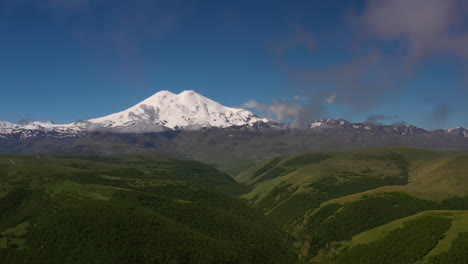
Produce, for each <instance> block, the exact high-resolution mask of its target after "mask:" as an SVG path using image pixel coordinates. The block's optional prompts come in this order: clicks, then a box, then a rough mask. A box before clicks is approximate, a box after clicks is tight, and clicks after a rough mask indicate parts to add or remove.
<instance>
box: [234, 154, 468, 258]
mask: <svg viewBox="0 0 468 264" xmlns="http://www.w3.org/2000/svg"><path fill="white" fill-rule="evenodd" d="M467 160H468V153H467V152H454V151H431V150H421V149H411V148H406V147H390V148H375V149H362V150H346V151H325V152H313V153H304V154H300V155H295V156H278V157H276V158H274V159H272V160H269V161H265V162H263V163H259V164H258V165H256V166H253V167H251V168H249V169H247V170H244V171H243V172H241V173H240V174H239V175H237V176H236V179H237V180H238V181H240V182H243V183H245V184H246V185H248V186H250V187H251V188H252V191H251V192H249V193H247V194H244V195H243V198H245V199H247V200H249V201H250V202H251V203H252V204H254V205H255V206H257V207H258V208H259V209H260V210H262V211H263V212H264V214H265V215H266V216H268V217H269V218H270V219H271V220H272V221H274V222H275V223H277V224H278V225H280V226H282V227H283V229H284V230H285V231H287V232H289V233H291V234H292V235H294V236H295V237H296V247H297V248H298V249H299V250H300V252H301V255H302V261H305V262H308V261H312V262H320V261H325V260H327V261H330V259H331V260H332V262H330V263H393V262H388V261H389V260H390V259H395V260H396V262H394V263H415V262H416V261H420V263H426V262H427V263H432V262H434V263H443V262H440V261H441V260H438V259H440V258H447V256H449V255H448V253H447V254H446V255H445V256H446V257H443V256H442V255H441V256H439V257H437V255H440V254H442V252H448V251H449V250H454V251H457V250H458V251H460V249H459V248H458V247H457V245H460V243H462V242H463V241H464V239H465V236H463V232H465V231H463V230H462V228H450V225H452V226H453V225H454V226H460V223H466V219H465V218H464V217H461V216H459V215H464V213H465V212H464V211H463V210H468V163H467V162H466V161H467ZM434 210H439V211H440V210H446V211H447V210H448V211H447V212H446V214H448V215H451V216H450V217H447V216H444V217H440V216H437V217H435V218H434V217H429V218H428V220H425V221H423V222H421V223H419V222H417V224H415V225H410V226H409V227H406V226H401V224H400V225H398V224H396V223H401V222H398V221H402V219H406V218H407V217H411V216H414V215H417V214H419V213H423V212H433V211H434ZM457 210H462V211H457ZM455 212H457V213H456V214H455ZM455 216H457V217H455ZM439 218H442V220H440V219H439ZM444 219H448V220H447V221H449V222H450V223H449V224H446V225H447V229H443V230H442V229H440V230H438V231H437V232H438V233H437V232H436V231H434V234H433V235H434V236H433V237H431V238H430V239H429V238H424V236H419V235H416V234H419V233H415V235H414V237H415V239H416V238H418V239H419V238H421V239H423V240H424V241H426V240H427V241H428V240H431V239H432V240H431V241H433V242H432V243H430V244H427V245H426V248H424V249H423V248H418V250H419V249H420V251H419V253H417V254H415V255H411V254H409V255H408V256H407V258H406V259H398V258H394V257H392V256H391V254H393V253H391V252H390V251H388V252H387V251H385V250H383V248H386V247H391V245H393V244H392V243H394V241H395V240H396V239H397V238H398V237H399V236H401V234H402V233H401V232H400V231H398V232H400V233H398V232H396V231H395V232H396V233H394V234H393V235H391V234H392V233H388V232H387V233H388V234H387V233H385V236H384V235H383V234H384V233H381V230H380V229H379V228H384V227H385V226H386V225H390V226H398V227H399V228H407V230H414V231H415V232H420V231H418V230H424V229H428V228H430V227H431V226H434V225H433V222H434V223H437V224H435V226H443V225H445V224H441V223H438V221H442V222H444V223H446V222H447V221H445V220H444ZM466 224H467V225H468V223H466ZM420 226H424V228H422V229H421V228H420ZM372 230H379V231H376V232H375V233H373V232H372ZM411 232H412V231H411ZM403 233H409V231H404V232H403ZM436 233H437V234H438V235H436ZM458 236H460V237H458ZM369 237H372V238H376V241H373V242H372V243H374V244H372V245H371V246H369V247H366V248H363V247H360V249H359V250H357V249H351V248H352V246H353V245H354V244H355V241H360V239H361V240H362V238H367V239H370V238H369ZM398 239H399V238H398ZM457 239H458V240H457ZM364 240H365V239H364ZM452 242H454V243H458V244H454V245H453V246H451V244H450V243H452ZM356 243H358V244H359V243H360V242H356ZM408 243H416V244H417V242H416V240H415V241H413V242H411V241H408ZM402 245H403V244H402ZM403 248H404V247H402V248H401V250H403ZM377 249H379V250H378V251H379V252H386V253H388V255H386V256H387V259H386V260H385V261H383V260H382V259H379V258H376V257H373V256H372V254H370V253H369V252H373V251H375V250H377ZM467 250H468V249H467ZM394 252H399V249H395V251H394ZM386 253H383V254H384V256H385V254H386ZM400 253H401V254H403V251H402V252H400ZM395 254H397V253H395ZM358 255H359V256H364V255H366V256H367V257H368V259H366V258H357V256H358ZM332 256H333V257H334V258H332ZM337 256H339V257H337ZM344 259H347V260H346V261H345V260H344ZM350 259H351V260H350ZM353 259H354V260H353ZM374 260H375V261H377V260H378V261H377V262H375V261H374ZM366 261H368V262H366ZM373 261H374V262H373ZM431 261H432V262H431ZM437 261H439V262H437ZM327 263H328V262H327Z"/></svg>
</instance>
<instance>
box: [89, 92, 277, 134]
mask: <svg viewBox="0 0 468 264" xmlns="http://www.w3.org/2000/svg"><path fill="white" fill-rule="evenodd" d="M89 122H90V123H92V124H94V125H97V126H99V127H104V128H124V127H125V128H129V127H133V128H138V129H137V130H139V129H140V128H142V127H144V129H147V128H148V127H149V128H151V129H153V130H154V129H155V128H160V129H161V130H162V129H164V128H169V129H176V128H202V127H221V128H224V127H231V126H244V125H248V126H252V125H253V124H255V123H257V122H268V120H267V119H264V118H258V117H257V116H256V115H255V114H253V113H252V112H250V111H247V110H245V109H237V108H231V107H226V106H223V105H221V104H219V103H218V102H215V101H213V100H211V99H209V98H206V97H204V96H202V95H200V94H198V93H196V92H195V91H193V90H186V91H183V92H181V93H179V94H174V93H172V92H170V91H167V90H163V91H160V92H157V93H155V94H154V95H153V96H151V97H149V98H147V99H146V100H144V101H142V102H141V103H139V104H136V105H135V106H133V107H131V108H129V109H127V110H125V111H122V112H119V113H115V114H112V115H109V116H105V117H101V118H96V119H91V120H89Z"/></svg>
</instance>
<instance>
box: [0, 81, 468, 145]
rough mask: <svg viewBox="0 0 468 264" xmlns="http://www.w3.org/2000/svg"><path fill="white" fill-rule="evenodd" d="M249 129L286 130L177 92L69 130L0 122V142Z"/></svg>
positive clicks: (405, 129)
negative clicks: (34, 136)
mask: <svg viewBox="0 0 468 264" xmlns="http://www.w3.org/2000/svg"><path fill="white" fill-rule="evenodd" d="M253 126H256V127H257V126H258V128H264V127H265V128H268V127H271V128H288V125H287V124H282V123H277V122H274V121H271V120H269V119H267V118H261V117H258V116H256V115H255V114H254V113H252V112H250V111H248V110H245V109H240V108H232V107H226V106H223V105H221V104H219V103H217V102H215V101H213V100H211V99H209V98H206V97H204V96H202V95H200V94H198V93H196V92H194V91H192V90H188V91H183V92H181V93H179V94H174V93H172V92H170V91H160V92H158V93H156V94H154V95H153V96H151V97H149V98H148V99H146V100H144V101H142V102H140V103H138V104H136V105H134V106H132V107H130V108H129V109H127V110H124V111H121V112H118V113H115V114H111V115H108V116H104V117H100V118H95V119H90V120H83V121H78V122H74V123H70V124H54V123H53V122H28V123H23V124H13V123H10V122H7V121H0V136H1V135H8V134H10V135H11V134H21V137H23V136H24V137H29V135H30V134H31V133H30V132H31V131H36V132H41V133H46V134H47V135H54V136H56V135H59V137H75V136H78V135H79V134H80V133H82V132H86V131H96V130H110V131H112V132H129V133H142V132H157V131H165V130H168V129H169V130H172V129H174V130H177V129H183V130H198V129H202V128H209V127H217V128H229V127H253ZM309 129H311V130H315V131H321V132H324V133H328V132H330V131H341V132H340V133H348V132H349V133H364V132H365V133H375V134H398V135H403V136H406V135H414V134H428V133H443V134H447V135H453V136H457V137H464V138H468V129H466V128H454V129H445V130H437V131H427V130H424V129H421V128H417V127H415V126H396V125H394V126H391V125H380V124H372V123H350V122H348V121H346V120H342V119H340V120H334V119H322V120H316V121H313V122H311V123H310V125H309ZM327 131H328V132H327ZM0 139H1V137H0Z"/></svg>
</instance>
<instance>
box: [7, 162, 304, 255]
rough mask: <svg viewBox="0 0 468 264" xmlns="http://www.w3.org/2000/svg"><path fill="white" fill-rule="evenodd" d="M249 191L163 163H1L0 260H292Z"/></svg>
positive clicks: (218, 176)
mask: <svg viewBox="0 0 468 264" xmlns="http://www.w3.org/2000/svg"><path fill="white" fill-rule="evenodd" d="M248 190H249V189H248V188H247V187H245V186H242V185H239V184H237V183H236V182H235V181H234V180H233V179H232V178H230V177H229V176H228V175H226V174H224V173H221V172H219V171H218V170H216V169H214V168H212V167H210V166H207V165H204V164H202V163H199V162H194V161H183V160H174V159H171V158H168V157H163V156H152V157H151V156H124V157H100V156H89V155H72V154H67V155H41V156H36V155H11V156H7V155H3V156H0V263H294V262H296V260H297V254H296V253H295V252H294V251H293V250H292V246H291V245H292V240H291V237H290V236H288V235H287V234H286V233H284V232H282V231H281V230H279V229H278V228H277V227H276V226H275V225H273V224H272V223H271V222H270V221H269V220H268V219H266V217H264V216H263V215H262V214H261V213H259V212H258V211H257V210H256V209H254V208H252V207H251V206H249V205H248V204H247V203H246V202H245V201H243V200H241V199H239V198H236V197H235V196H236V195H239V194H241V193H244V192H246V191H248Z"/></svg>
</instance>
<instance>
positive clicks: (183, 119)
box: [0, 90, 468, 158]
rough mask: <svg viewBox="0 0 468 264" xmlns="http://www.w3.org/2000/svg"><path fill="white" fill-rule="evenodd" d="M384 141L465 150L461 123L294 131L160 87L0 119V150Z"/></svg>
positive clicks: (315, 125) (328, 123) (273, 147)
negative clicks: (124, 104) (132, 98)
mask: <svg viewBox="0 0 468 264" xmlns="http://www.w3.org/2000/svg"><path fill="white" fill-rule="evenodd" d="M182 145H183V146H182ZM388 145H407V146H413V147H424V148H442V149H468V129H466V128H462V127H459V128H454V129H439V130H433V131H429V130H425V129H422V128H418V127H415V126H412V125H408V126H407V125H379V124H368V123H350V122H347V121H345V120H333V119H324V120H316V121H311V122H310V123H309V125H308V126H307V127H306V128H301V129H298V128H292V127H290V126H289V125H288V124H285V123H281V122H276V121H274V120H271V119H268V118H264V117H259V116H257V115H256V114H254V113H252V112H251V111H248V110H245V109H240V108H231V107H226V106H223V105H221V104H219V103H217V102H215V101H213V100H211V99H209V98H206V97H204V96H202V95H200V94H198V93H196V92H194V91H191V90H189V91H183V92H181V93H180V94H174V93H171V92H169V91H160V92H158V93H156V94H154V95H153V96H151V97H149V98H148V99H146V100H144V101H142V102H141V103H138V104H136V105H135V106H133V107H130V108H128V109H127V110H124V111H121V112H118V113H114V114H111V115H108V116H104V117H100V118H94V119H89V120H81V121H77V122H74V123H70V124H54V123H53V122H29V123H24V124H13V123H10V122H6V121H0V152H49V151H67V150H73V151H83V152H106V151H108V150H111V149H112V150H116V148H118V147H119V146H120V149H119V150H120V151H129V150H141V149H148V148H153V149H155V150H157V151H160V152H167V151H171V152H173V151H176V152H177V151H183V152H184V154H187V155H189V156H193V153H194V152H197V151H196V150H197V149H198V148H203V149H204V150H206V149H207V148H211V149H216V148H224V149H225V148H230V149H233V150H236V151H240V152H245V151H247V150H249V151H253V152H254V153H256V154H249V155H254V156H255V157H258V158H262V157H263V154H262V153H260V152H265V151H264V150H258V151H255V149H256V148H255V146H262V149H266V151H267V152H268V151H274V152H275V153H276V154H291V153H295V152H299V151H309V150H324V149H336V148H358V147H372V146H388ZM257 149H258V148H257ZM249 153H250V152H249ZM265 153H266V152H265Z"/></svg>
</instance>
